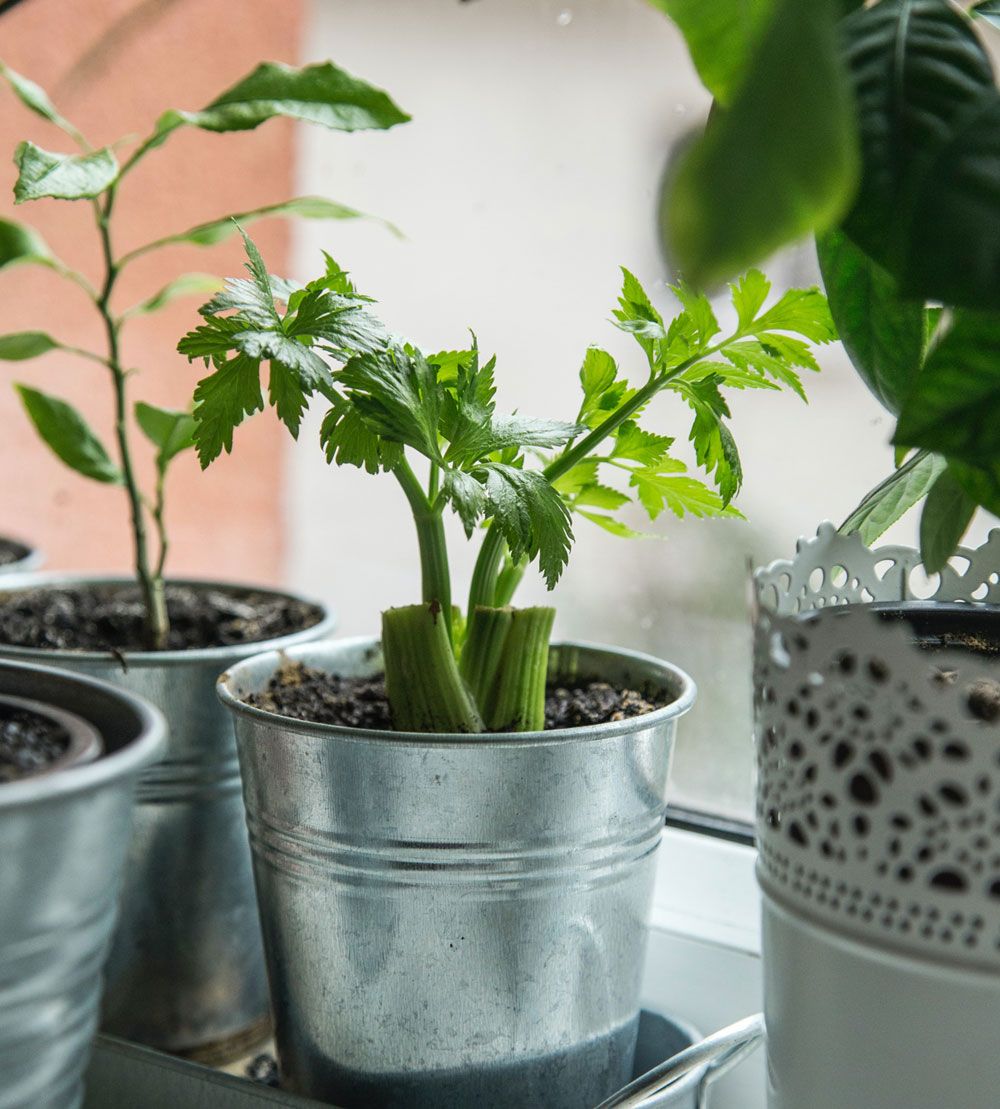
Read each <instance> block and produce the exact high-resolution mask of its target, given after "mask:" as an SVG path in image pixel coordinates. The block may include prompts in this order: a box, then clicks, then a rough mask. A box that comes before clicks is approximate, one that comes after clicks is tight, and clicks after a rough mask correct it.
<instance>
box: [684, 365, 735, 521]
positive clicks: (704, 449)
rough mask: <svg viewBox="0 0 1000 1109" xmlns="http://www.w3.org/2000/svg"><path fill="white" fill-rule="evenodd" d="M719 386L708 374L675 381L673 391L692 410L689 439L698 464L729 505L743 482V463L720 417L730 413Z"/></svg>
mask: <svg viewBox="0 0 1000 1109" xmlns="http://www.w3.org/2000/svg"><path fill="white" fill-rule="evenodd" d="M719 385H720V381H719V379H718V378H716V377H714V376H713V375H709V376H707V377H704V378H702V380H701V381H695V382H690V383H688V382H684V383H681V382H678V383H677V388H676V391H677V392H679V393H680V394H681V395H682V396H683V397H684V399H685V400H686V401H687V402H688V404H689V405H690V406H691V408H692V409H693V410H694V422H693V423H692V425H691V435H690V439H691V442H692V443H693V444H694V449H695V457H696V458H697V460H698V465H699V466H701V467H702V468H703V469H704V470H705V472H706V473H708V474H710V475H711V476H712V477H713V478H714V480H715V484H716V485H717V486H718V488H719V493H720V494H721V497H722V503H723V505H728V504H729V502H730V501H731V500H732V499H733V497H735V496H736V494H737V493H738V492H739V490H740V486H741V485H742V484H743V465H742V463H741V462H740V455H739V451H738V450H737V448H736V440H735V439H734V438H733V436H732V432H730V430H729V428H728V427H727V426H726V423H725V421H724V419H723V417H727V416H729V415H730V412H729V406H728V405H727V404H726V400H725V398H724V397H723V396H722V394H721V393H720V392H719Z"/></svg>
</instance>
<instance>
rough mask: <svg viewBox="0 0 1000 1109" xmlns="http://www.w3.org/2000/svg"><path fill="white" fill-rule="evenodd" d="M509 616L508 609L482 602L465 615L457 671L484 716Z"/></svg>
mask: <svg viewBox="0 0 1000 1109" xmlns="http://www.w3.org/2000/svg"><path fill="white" fill-rule="evenodd" d="M513 618H514V610H513V609H511V608H487V607H486V606H485V605H480V606H479V608H477V609H476V611H475V612H473V613H472V614H471V615H470V617H469V626H468V628H467V629H466V634H465V644H464V646H463V647H462V658H461V661H460V663H459V670H460V671H461V674H462V677H463V678H464V679H465V684H466V685H467V686H468V688H469V692H470V693H471V694H472V696H473V697H474V698H475V699H476V704H477V705H478V706H479V711H480V712H481V713H482V714H483V717H484V718H486V717H488V716H489V712H490V701H491V699H492V696H493V693H494V691H495V688H496V679H497V673H498V671H499V669H500V665H501V662H502V659H503V653H504V648H505V646H506V643H507V633H508V631H509V630H510V625H511V623H512V621H513Z"/></svg>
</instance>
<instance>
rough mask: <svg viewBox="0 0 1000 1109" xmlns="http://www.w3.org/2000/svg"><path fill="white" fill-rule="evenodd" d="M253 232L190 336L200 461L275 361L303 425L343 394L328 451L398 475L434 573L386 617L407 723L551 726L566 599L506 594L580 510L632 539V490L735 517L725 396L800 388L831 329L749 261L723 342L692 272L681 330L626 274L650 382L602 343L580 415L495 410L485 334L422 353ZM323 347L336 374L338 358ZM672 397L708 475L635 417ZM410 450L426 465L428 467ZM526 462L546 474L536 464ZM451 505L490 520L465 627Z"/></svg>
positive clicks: (336, 277) (652, 501)
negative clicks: (317, 399)
mask: <svg viewBox="0 0 1000 1109" xmlns="http://www.w3.org/2000/svg"><path fill="white" fill-rule="evenodd" d="M244 237H245V239H246V246H247V252H248V255H249V263H248V266H247V269H248V271H249V279H233V280H230V281H229V282H228V283H227V288H226V290H225V291H223V292H222V293H220V294H218V295H217V296H216V297H214V298H213V299H212V300H210V301H209V302H208V303H206V304H205V305H204V306H203V307H202V309H201V314H202V316H203V317H204V322H203V323H202V324H201V325H200V326H199V327H197V328H195V329H194V330H193V331H192V332H190V333H189V334H188V335H187V336H185V337H184V339H182V340H181V342H180V344H179V350H180V351H181V352H182V353H184V354H186V355H187V356H188V357H189V358H192V359H193V358H203V359H204V360H205V361H206V363H207V364H209V365H211V366H212V368H213V372H212V373H211V374H210V375H209V376H208V377H206V378H205V379H204V380H203V381H201V382H200V383H199V384H198V387H197V389H196V391H195V404H194V410H193V419H194V430H193V435H192V437H193V439H194V441H195V444H196V447H197V450H198V453H199V457H200V459H201V463H202V465H203V466H207V465H209V464H210V463H211V462H212V461H213V460H214V459H216V458H217V457H218V456H219V455H220V454H221V453H222V452H223V451H229V450H231V448H232V443H233V432H234V429H235V428H236V426H237V425H238V424H239V423H240V422H241V421H242V420H243V418H244V416H245V415H247V414H251V413H253V412H256V411H258V410H260V409H262V408H263V405H264V398H263V394H262V392H261V386H260V370H261V364H262V362H264V361H265V360H266V361H268V362H269V367H270V368H269V382H268V395H269V400H270V402H271V404H272V405H273V406H274V407H275V410H276V411H277V414H278V416H279V418H280V419H281V420H282V421H283V422H284V423H285V425H286V426H287V427H288V429H289V431H290V432H291V433H292V434H293V435H297V434H298V431H299V426H300V421H301V416H302V412H303V410H304V407H305V405H306V403H307V401H308V399H309V398H310V397H311V396H313V395H315V394H319V395H320V396H322V397H323V398H324V399H325V400H326V401H327V402H329V404H330V408H329V410H328V412H327V415H326V418H325V420H324V421H323V425H322V430H321V441H322V445H323V447H324V449H325V451H326V455H327V458H328V460H329V461H330V462H336V463H337V464H338V465H352V466H357V467H362V468H364V469H366V470H367V471H369V472H370V473H378V472H384V473H388V474H391V475H392V476H393V477H394V478H395V479H396V481H397V482H398V483H399V485H400V488H401V490H402V492H403V495H404V496H405V498H406V500H407V503H408V505H409V507H410V510H411V512H412V515H413V520H414V524H415V526H416V532H417V538H418V544H419V551H420V565H421V580H422V600H421V603H420V604H419V605H415V606H411V607H407V608H402V609H395V610H389V611H388V612H386V613H384V614H383V624H382V632H383V650H384V652H385V660H386V681H387V687H388V696H389V700H390V703H391V707H392V714H393V721H394V724H395V727H396V728H397V729H398V730H403V731H425V732H433V731H439V732H440V731H445V732H471V733H475V732H482V731H494V732H495V731H536V730H539V729H540V728H541V727H542V726H543V722H544V693H545V673H546V656H547V644H548V640H549V633H550V631H551V628H552V623H553V617H554V611H553V610H552V609H549V608H535V609H526V610H517V609H512V608H511V607H510V601H511V599H512V597H513V595H514V592H515V590H516V588H517V585H518V582H519V581H520V579H521V577H522V575H523V574H524V572H525V569H526V567H527V565H528V564H529V563H530V562H531V561H537V563H538V567H539V569H540V571H541V573H542V575H543V576H544V578H545V580H546V583H547V584H548V586H549V587H550V588H552V587H553V586H554V585H555V583H556V582H557V580H558V578H559V576H560V574H561V572H562V570H563V567H564V566H565V564H566V560H567V558H568V556H569V550H570V545H571V543H572V538H573V533H572V526H571V517H572V515H573V514H574V513H575V514H577V515H579V516H581V517H582V518H584V519H586V520H589V521H590V522H592V523H595V524H597V525H599V526H600V527H602V528H605V529H606V530H608V531H610V532H612V533H613V534H616V535H621V536H634V535H637V534H638V533H637V532H635V531H633V530H632V529H631V528H630V527H629V526H628V525H627V524H626V523H625V522H624V521H623V520H622V519H621V518H620V517H618V516H616V515H615V513H616V512H618V510H620V509H622V508H623V507H624V506H625V505H627V504H629V502H630V501H631V500H632V498H633V496H634V497H635V498H636V499H637V500H638V501H639V502H640V503H641V505H642V507H643V508H644V509H645V510H646V512H647V513H648V514H649V516H650V517H651V518H653V519H655V518H656V517H657V516H658V515H659V514H660V513H661V512H663V511H664V509H667V508H669V509H670V510H671V511H672V512H673V513H674V514H675V515H677V516H679V517H680V516H684V515H685V514H689V515H693V516H696V517H718V516H735V515H738V513H737V511H736V509H735V508H734V507H733V506H732V504H731V501H732V498H733V497H734V496H735V494H736V493H737V491H738V490H739V488H740V485H741V482H742V476H743V475H742V468H741V465H740V459H739V453H738V450H737V447H736V442H735V439H734V438H733V435H732V432H731V431H730V428H729V425H728V422H727V420H728V418H729V415H730V412H729V408H728V405H727V402H726V399H725V397H724V395H723V390H724V389H772V390H775V389H780V388H782V387H788V388H791V389H793V390H795V391H796V392H797V393H799V394H800V395H802V396H803V397H804V392H803V388H802V384H801V381H800V378H799V374H798V371H799V370H800V369H802V368H807V369H812V370H815V369H817V368H818V366H817V364H816V362H815V359H814V356H813V354H812V352H811V349H810V343H826V342H829V341H830V340H832V339H833V338H834V331H833V327H832V323H831V321H830V318H829V314H828V311H827V307H826V302H825V300H824V298H823V297H822V295H821V294H820V293H819V292H818V291H816V290H815V289H810V290H792V291H790V292H788V293H786V294H785V295H784V296H783V297H781V298H780V299H779V300H778V301H777V303H775V304H773V305H771V306H770V307H766V306H765V302H766V300H767V297H768V294H769V292H770V284H769V283H768V281H767V280H766V279H765V278H764V276H763V275H762V274H761V273H759V272H758V271H751V272H750V273H748V274H747V275H746V276H744V277H743V278H742V279H741V280H740V281H739V282H738V283H737V284H736V285H734V286H733V290H732V299H733V307H734V309H735V313H736V317H737V323H736V326H735V328H734V329H733V331H732V332H731V334H729V335H727V336H725V337H723V338H720V335H722V330H721V328H720V326H719V323H718V321H717V320H716V318H715V315H714V314H713V311H712V308H711V306H710V304H709V302H708V300H707V299H706V298H705V297H703V296H700V295H696V294H694V293H692V292H690V291H689V290H687V289H685V288H683V287H680V286H679V287H678V288H677V289H676V290H675V293H676V295H677V297H678V298H679V300H680V302H681V304H682V307H683V311H681V313H680V314H679V315H678V316H677V317H676V318H675V319H674V320H673V321H671V322H670V323H669V324H667V323H665V322H664V320H663V318H662V316H661V315H660V314H659V312H658V311H657V310H656V309H655V308H654V307H653V305H652V302H651V301H650V299H649V297H648V296H647V294H646V293H645V291H644V290H643V289H642V287H641V285H640V284H639V282H638V281H637V280H636V278H635V277H634V276H633V275H632V274H630V273H629V272H628V271H625V279H624V284H623V288H622V293H621V297H620V299H619V301H618V305H617V307H616V309H615V311H614V316H615V320H616V323H617V325H618V326H619V327H620V328H621V329H622V330H623V331H626V332H628V333H630V334H631V335H633V337H634V338H635V340H636V342H637V343H638V345H639V347H640V348H641V350H642V352H643V355H644V357H645V361H646V369H647V377H646V380H645V381H644V382H643V383H642V384H641V385H640V386H638V387H633V386H632V385H630V384H629V382H628V380H627V379H625V378H623V377H621V376H620V373H619V369H618V366H617V365H616V363H615V361H614V359H613V358H612V357H611V355H610V354H608V353H607V352H606V351H604V350H601V349H600V348H597V347H593V348H591V349H590V350H589V351H588V352H587V356H586V359H585V360H584V364H583V368H582V370H581V372H580V382H581V386H582V391H583V396H582V400H581V402H580V405H579V409H578V411H577V413H576V415H575V417H574V418H573V419H572V420H570V421H561V422H560V421H553V420H538V419H532V418H528V417H525V416H520V415H513V416H500V415H497V413H496V405H495V400H494V396H495V392H496V388H495V383H494V368H495V359H490V360H489V361H487V362H484V361H483V360H482V359H481V357H480V354H479V351H478V349H477V348H476V347H475V345H474V346H473V347H472V348H471V349H469V350H461V351H446V352H443V353H439V354H431V355H425V354H423V353H422V352H421V351H419V350H417V349H416V348H415V347H413V346H412V345H410V344H408V343H405V342H403V341H401V340H399V339H396V338H394V337H392V336H391V335H390V334H389V333H388V331H387V330H386V329H385V327H384V326H383V325H382V323H381V322H380V321H379V320H378V319H377V318H376V317H375V316H374V315H373V314H372V311H371V307H370V304H371V302H370V298H368V297H365V296H363V295H360V294H359V293H358V292H357V291H356V290H355V288H354V286H353V285H352V283H351V282H350V280H349V278H348V276H347V275H346V273H345V272H344V271H343V270H342V269H341V268H340V267H339V266H338V265H337V263H336V262H334V261H333V260H332V259H330V258H329V257H328V258H327V269H326V273H325V274H324V275H323V276H322V277H321V278H319V279H317V280H315V281H312V282H310V283H309V284H307V285H306V286H304V287H302V288H298V287H295V286H294V285H291V284H290V283H289V282H288V281H286V280H284V279H281V278H275V277H273V276H272V275H270V274H269V273H268V272H267V269H266V267H265V265H264V261H263V259H262V258H261V256H260V253H259V252H258V251H257V249H256V247H255V246H254V244H253V243H252V241H251V240H250V239H249V238H247V237H246V236H244ZM279 303H283V304H284V305H285V308H284V311H281V310H280V309H279V306H278V305H279ZM324 355H325V356H327V357H329V358H332V359H333V360H334V361H335V362H336V361H339V362H340V363H341V368H340V369H338V370H331V368H330V367H329V365H328V364H327V362H326V361H325V359H324ZM661 392H672V393H675V394H677V395H679V396H680V397H681V398H682V399H683V400H684V401H685V402H686V403H687V404H688V405H689V406H690V408H691V409H692V410H693V413H694V421H693V423H692V426H691V432H690V438H691V442H692V444H693V446H694V451H695V455H696V458H697V461H698V463H699V464H700V465H701V466H702V467H703V469H704V470H705V472H706V473H707V475H708V476H709V478H710V480H711V485H707V484H705V483H704V482H702V481H700V480H699V479H697V478H695V477H693V476H692V475H690V474H689V473H688V472H687V466H686V465H685V463H684V462H682V461H681V460H680V459H679V458H677V457H676V455H675V454H673V453H671V451H672V447H673V445H674V440H673V439H672V438H670V437H668V436H664V435H659V434H656V433H653V432H651V431H649V430H646V429H645V428H643V427H641V426H640V423H639V422H638V421H639V420H640V418H641V417H642V416H643V413H644V412H645V409H646V408H647V406H648V405H649V403H650V401H651V400H652V399H653V398H654V397H655V396H656V395H657V394H659V393H661ZM408 451H410V452H412V453H413V454H414V455H416V456H422V459H423V460H424V461H425V464H426V466H427V471H428V472H427V475H426V480H425V481H421V480H419V479H418V478H417V476H416V474H415V472H414V470H413V467H412V465H411V462H410V456H409V455H408V454H407V452H408ZM531 456H536V457H538V458H539V459H540V461H541V463H542V465H541V469H536V468H533V467H531V466H529V465H528V461H529V457H531ZM615 476H622V477H624V478H625V479H626V480H627V486H626V488H625V489H622V488H616V487H615V486H614V485H612V484H608V481H609V480H613V479H614V477H615ZM448 508H451V509H453V510H454V511H455V512H457V513H458V515H459V516H460V518H461V520H462V523H463V525H464V528H465V531H466V534H467V535H468V536H469V537H471V536H472V535H473V534H474V532H475V530H476V528H477V525H479V524H480V523H481V522H483V521H486V523H487V526H486V531H485V535H484V538H483V543H482V547H481V550H480V553H479V557H478V560H477V563H476V567H475V571H474V573H473V577H472V582H471V587H470V591H469V599H468V606H467V624H463V623H462V620H461V614H460V613H459V612H458V611H457V610H456V609H455V607H454V606H453V598H452V586H451V576H450V572H449V564H448V557H447V551H446V548H445V539H444V527H443V515H444V513H445V511H446V510H447V509H448ZM418 675H419V681H416V680H415V678H416V676H418Z"/></svg>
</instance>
